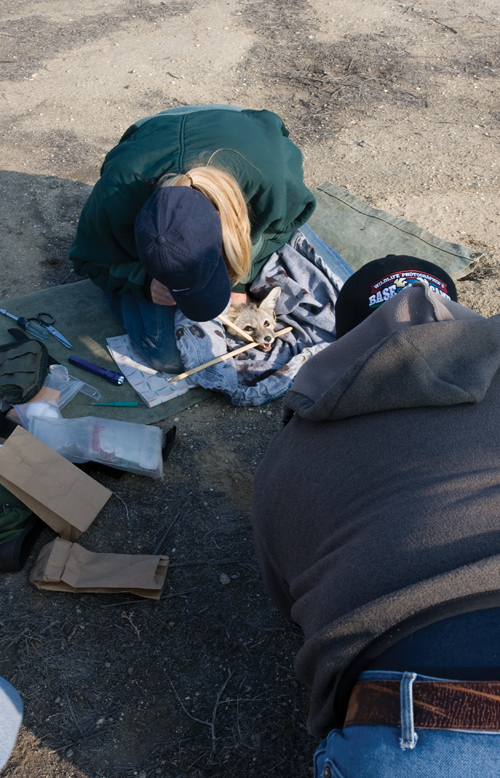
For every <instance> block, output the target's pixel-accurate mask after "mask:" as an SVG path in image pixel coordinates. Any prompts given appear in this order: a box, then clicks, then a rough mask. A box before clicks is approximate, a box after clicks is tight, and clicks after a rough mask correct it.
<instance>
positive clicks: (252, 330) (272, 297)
mask: <svg viewBox="0 0 500 778" xmlns="http://www.w3.org/2000/svg"><path fill="white" fill-rule="evenodd" d="M280 294H281V289H280V287H279V286H275V287H274V288H273V289H271V291H270V292H269V294H268V295H267V296H266V297H264V299H263V300H262V301H261V302H260V303H257V302H249V303H243V305H232V306H231V307H230V308H229V309H228V311H227V313H226V318H227V319H229V320H230V321H231V322H232V323H233V324H235V325H236V326H237V327H239V328H240V330H244V331H245V332H248V334H249V335H250V336H251V337H252V338H253V340H254V341H255V342H256V343H258V344H259V348H260V349H261V350H262V351H269V350H270V348H271V346H272V344H273V342H274V340H275V337H274V326H275V324H276V314H275V308H276V303H277V301H278V297H279V296H280Z"/></svg>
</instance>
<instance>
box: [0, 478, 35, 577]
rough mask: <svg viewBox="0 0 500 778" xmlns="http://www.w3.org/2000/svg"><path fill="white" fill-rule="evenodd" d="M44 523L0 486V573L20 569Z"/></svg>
mask: <svg viewBox="0 0 500 778" xmlns="http://www.w3.org/2000/svg"><path fill="white" fill-rule="evenodd" d="M44 526H45V525H44V523H43V521H41V519H39V518H38V516H35V515H34V514H33V513H32V512H31V511H30V509H29V508H27V507H26V506H25V505H23V503H21V502H19V500H18V499H17V498H16V497H15V496H14V495H13V494H11V492H9V491H8V489H6V488H5V486H2V485H1V484H0V573H16V572H18V571H19V570H21V569H22V567H23V565H24V563H25V562H26V559H27V558H28V556H29V554H30V552H31V550H32V549H33V546H34V545H35V542H36V539H37V538H38V536H39V534H40V532H41V531H42V529H43V528H44Z"/></svg>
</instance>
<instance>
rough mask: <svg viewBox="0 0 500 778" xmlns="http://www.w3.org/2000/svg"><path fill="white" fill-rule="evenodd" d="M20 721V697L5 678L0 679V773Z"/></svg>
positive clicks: (21, 716) (21, 718)
mask: <svg viewBox="0 0 500 778" xmlns="http://www.w3.org/2000/svg"><path fill="white" fill-rule="evenodd" d="M22 720H23V701H22V700H21V697H20V696H19V694H18V692H17V691H16V690H15V689H14V687H13V686H12V685H11V684H10V683H9V682H8V681H6V680H5V678H0V771H1V770H2V769H3V767H4V766H5V764H6V763H7V760H8V758H9V756H10V753H11V751H12V749H13V748H14V745H15V742H16V738H17V733H18V732H19V727H20V726H21V722H22Z"/></svg>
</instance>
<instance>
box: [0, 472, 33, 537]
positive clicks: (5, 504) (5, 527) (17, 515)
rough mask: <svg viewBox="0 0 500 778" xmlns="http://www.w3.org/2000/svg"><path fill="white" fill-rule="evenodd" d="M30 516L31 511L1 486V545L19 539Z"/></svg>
mask: <svg viewBox="0 0 500 778" xmlns="http://www.w3.org/2000/svg"><path fill="white" fill-rule="evenodd" d="M30 516H31V511H30V509H29V508H27V507H26V506H25V505H23V504H22V503H21V502H19V500H18V499H17V497H14V495H13V494H11V492H9V490H8V489H6V488H5V486H2V485H1V484H0V543H5V542H6V541H7V540H13V539H14V538H17V536H18V535H20V534H21V532H22V531H23V529H24V528H25V526H26V524H27V521H28V518H29V517H30Z"/></svg>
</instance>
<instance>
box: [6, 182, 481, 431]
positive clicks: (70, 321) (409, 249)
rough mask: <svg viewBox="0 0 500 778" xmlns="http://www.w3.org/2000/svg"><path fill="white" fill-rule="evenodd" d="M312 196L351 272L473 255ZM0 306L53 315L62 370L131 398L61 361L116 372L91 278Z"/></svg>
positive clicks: (149, 411)
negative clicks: (393, 258)
mask: <svg viewBox="0 0 500 778" xmlns="http://www.w3.org/2000/svg"><path fill="white" fill-rule="evenodd" d="M314 194H315V195H316V198H317V201H318V205H317V209H316V211H315V213H314V214H313V217H312V219H311V220H310V222H309V223H310V225H311V227H312V228H313V229H314V230H315V231H316V232H317V233H318V234H319V235H320V236H321V237H322V238H323V239H324V240H326V242H327V243H329V244H330V245H331V246H333V248H334V249H335V250H336V251H338V253H339V254H341V256H343V257H344V259H345V260H346V261H347V262H348V264H349V265H350V266H351V267H352V268H353V269H354V270H357V269H358V268H359V267H361V265H363V264H365V263H366V262H369V261H370V260H372V259H376V258H377V257H382V256H385V255H386V254H410V255H414V256H418V257H421V258H422V259H428V260H430V261H432V262H435V263H436V264H438V265H440V266H441V267H443V268H444V269H445V270H446V271H447V272H448V273H449V274H450V275H451V276H452V277H453V278H454V279H458V278H463V277H464V276H466V275H467V274H468V273H470V272H471V271H472V269H473V268H474V266H475V264H476V262H477V260H478V258H479V256H480V254H478V253H477V252H474V251H473V250H471V249H468V248H466V247H465V246H460V245H459V244H455V243H448V242H446V241H444V240H441V239H439V238H436V237H434V236H433V235H431V234H430V233H429V232H427V231H426V230H424V229H422V228H421V227H418V226H417V225H415V224H412V223H411V222H407V221H405V220H404V219H399V218H397V217H395V216H391V215H390V214H387V213H385V212H384V211H378V210H376V209H375V208H372V207H371V206H369V205H367V204H366V203H363V202H362V201H361V200H359V199H358V198H356V197H353V195H350V194H347V193H346V192H344V191H343V190H342V189H339V188H338V187H336V186H334V185H333V184H329V183H326V184H322V185H321V186H319V187H318V188H317V189H316V190H314ZM0 307H1V308H6V309H7V310H8V311H9V312H10V313H14V314H16V315H17V316H25V317H27V318H28V317H30V316H35V315H36V314H37V313H39V312H40V311H48V312H49V313H51V314H53V316H54V317H55V319H56V322H55V326H56V327H57V329H58V330H60V331H61V332H62V334H63V335H64V336H65V337H66V338H68V340H69V341H70V342H71V343H72V344H73V349H72V350H71V351H70V350H68V349H66V348H65V347H64V346H62V345H61V344H60V343H59V342H58V341H56V340H55V339H54V338H53V337H52V336H50V338H49V340H47V341H46V343H47V346H48V348H49V351H50V354H51V355H52V356H53V357H54V358H55V359H56V360H57V361H58V362H60V364H62V365H65V366H66V367H68V369H69V372H70V373H71V374H73V375H77V377H78V378H80V379H81V380H83V381H87V382H88V383H90V384H92V385H93V386H95V387H96V388H97V389H99V391H100V392H101V394H102V398H101V400H102V401H107V402H112V401H116V400H136V399H138V396H137V394H136V393H135V391H134V390H133V389H132V387H131V386H129V385H128V384H126V385H124V386H115V385H114V384H111V383H110V382H108V381H106V380H105V379H103V378H99V377H98V376H94V375H92V374H91V373H83V371H81V370H78V369H77V368H74V367H73V366H72V365H70V364H69V363H68V357H69V356H70V355H71V354H74V355H75V356H78V357H81V358H83V359H86V360H88V361H90V362H95V363H97V364H99V365H101V366H107V367H109V368H110V369H116V366H115V365H114V362H113V361H112V359H111V357H110V356H109V354H108V351H107V349H106V338H107V337H112V336H113V335H120V334H122V332H123V331H122V329H121V327H120V325H119V324H117V322H116V321H115V320H114V319H113V317H112V316H111V313H110V312H109V311H108V307H107V304H106V301H105V300H104V297H103V295H102V292H101V291H100V289H98V288H97V287H96V286H94V284H92V282H91V281H88V280H86V281H78V282H76V283H74V284H67V285H64V286H56V287H51V288H49V289H43V290H41V291H39V292H34V293H32V294H28V295H25V296H24V297H18V298H15V299H11V300H3V301H2V302H0ZM12 326H15V322H13V321H12V319H8V318H6V317H4V316H0V343H7V342H9V341H10V340H11V338H10V335H9V334H8V333H7V330H8V329H9V328H10V327H12ZM210 394H211V393H210V392H209V391H208V390H206V389H201V388H195V389H191V390H190V391H189V392H187V393H186V394H184V395H182V396H181V397H177V398H175V399H173V400H170V401H169V402H167V403H163V404H162V405H158V406H156V407H155V408H147V407H146V406H145V405H144V404H143V403H142V401H141V400H140V399H139V406H138V407H137V408H113V407H112V408H106V407H103V408H97V407H93V406H92V404H91V402H92V401H91V399H90V398H89V397H87V396H85V395H83V394H81V393H79V394H78V395H76V397H75V398H74V399H73V400H72V401H71V402H70V403H69V404H68V405H67V406H66V407H65V408H64V413H63V415H64V416H65V417H67V418H73V417H77V416H103V417H106V418H114V419H122V420H124V421H133V422H139V423H143V424H150V423H152V422H156V421H160V420H161V419H165V418H167V417H168V416H172V415H175V414H176V413H178V412H179V411H180V410H182V409H183V408H186V407H188V406H189V405H192V404H193V403H196V402H198V401H199V400H202V399H204V398H205V397H208V396H210Z"/></svg>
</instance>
